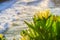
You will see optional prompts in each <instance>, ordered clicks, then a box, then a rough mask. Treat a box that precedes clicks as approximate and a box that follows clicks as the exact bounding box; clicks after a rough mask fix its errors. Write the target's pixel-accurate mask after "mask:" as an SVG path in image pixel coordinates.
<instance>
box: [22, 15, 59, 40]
mask: <svg viewBox="0 0 60 40" xmlns="http://www.w3.org/2000/svg"><path fill="white" fill-rule="evenodd" d="M24 22H25V23H26V24H27V26H28V29H27V30H23V31H22V32H21V35H22V36H23V35H25V36H26V35H27V36H28V37H29V39H28V38H27V39H28V40H60V16H54V15H50V16H49V17H48V18H47V19H45V18H43V20H42V19H40V18H39V17H38V16H36V15H34V17H33V22H31V23H28V22H27V21H24ZM25 40H26V39H25Z"/></svg>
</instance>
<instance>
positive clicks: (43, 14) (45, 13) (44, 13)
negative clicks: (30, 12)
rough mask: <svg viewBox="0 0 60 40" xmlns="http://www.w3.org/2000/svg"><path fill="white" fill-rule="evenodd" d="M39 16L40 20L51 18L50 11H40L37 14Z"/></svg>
mask: <svg viewBox="0 0 60 40" xmlns="http://www.w3.org/2000/svg"><path fill="white" fill-rule="evenodd" d="M36 14H37V16H38V17H39V18H40V19H43V18H45V19H47V18H48V17H49V14H50V10H48V9H47V10H44V11H38V12H37V13H36Z"/></svg>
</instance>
